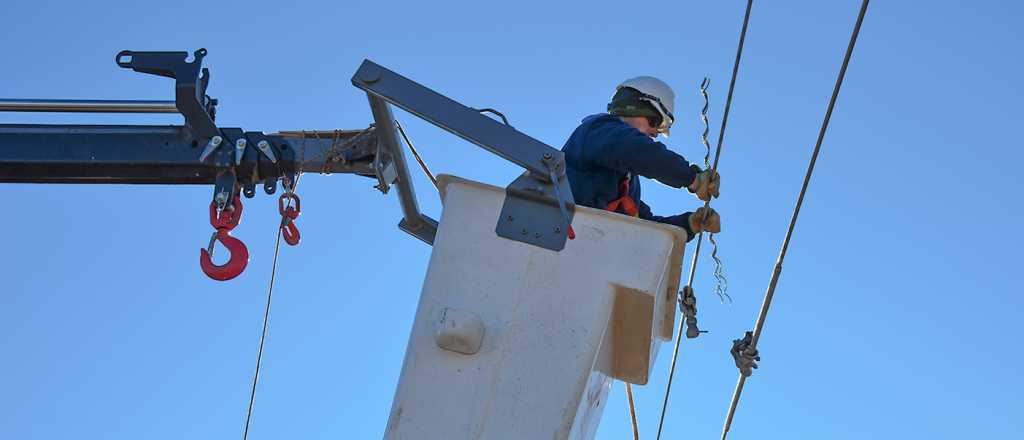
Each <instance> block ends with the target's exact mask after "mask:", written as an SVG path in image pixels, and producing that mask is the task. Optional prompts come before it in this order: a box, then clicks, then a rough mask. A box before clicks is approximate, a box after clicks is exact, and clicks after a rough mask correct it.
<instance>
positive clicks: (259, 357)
mask: <svg viewBox="0 0 1024 440" xmlns="http://www.w3.org/2000/svg"><path fill="white" fill-rule="evenodd" d="M314 134H316V133H315V132H314ZM319 138H320V136H319V135H317V140H319ZM302 143H303V145H302V147H303V148H302V152H303V157H302V160H301V161H304V160H305V152H306V148H305V143H306V133H305V131H303V133H302ZM300 176H301V174H296V175H295V182H293V183H292V184H291V185H287V184H286V185H285V191H287V192H295V189H296V188H298V186H299V177H300ZM291 204H292V200H291V199H289V200H288V205H289V206H291ZM285 218H287V217H282V222H283V221H284V219H285ZM281 230H282V228H277V240H276V241H275V242H274V260H273V262H272V263H271V265H270V283H269V285H268V286H267V304H266V306H265V307H264V308H263V331H262V332H261V333H260V347H259V349H258V350H257V351H256V372H255V373H254V374H253V376H252V390H251V391H250V393H249V409H248V410H247V411H246V412H245V430H244V431H243V432H242V440H248V438H249V427H250V426H251V424H252V409H253V405H254V404H255V403H256V385H257V384H258V383H259V381H260V366H261V365H262V364H263V346H264V345H265V342H266V340H267V330H268V329H269V324H270V304H271V300H272V299H273V298H274V281H275V280H276V279H277V257H278V255H280V253H281Z"/></svg>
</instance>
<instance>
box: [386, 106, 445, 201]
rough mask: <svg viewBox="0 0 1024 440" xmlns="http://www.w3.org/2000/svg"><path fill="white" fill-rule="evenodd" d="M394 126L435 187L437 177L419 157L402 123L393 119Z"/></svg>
mask: <svg viewBox="0 0 1024 440" xmlns="http://www.w3.org/2000/svg"><path fill="white" fill-rule="evenodd" d="M395 126H396V127H398V133H399V134H401V135H402V139H405V144H406V145H408V146H409V150H410V151H412V157H415V158H416V163H418V164H420V168H421V169H422V170H423V174H426V175H427V178H429V179H430V181H431V182H433V184H434V187H435V188H436V187H437V178H436V177H434V173H431V172H430V168H427V163H426V162H424V161H423V158H422V157H420V153H419V152H418V151H416V147H415V146H413V144H412V141H411V140H409V136H406V134H405V129H404V128H402V124H399V123H398V120H395Z"/></svg>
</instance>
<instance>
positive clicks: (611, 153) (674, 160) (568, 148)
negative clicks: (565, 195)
mask: <svg viewBox="0 0 1024 440" xmlns="http://www.w3.org/2000/svg"><path fill="white" fill-rule="evenodd" d="M562 151H563V152H564V153H565V164H566V176H567V177H568V178H569V185H570V187H572V195H573V198H574V199H575V201H576V203H577V204H579V205H583V206H589V207H592V208H598V209H605V207H606V206H608V203H609V202H611V201H613V200H615V199H617V198H619V183H621V182H622V180H623V179H624V178H625V177H626V176H627V175H628V176H630V182H629V196H630V197H631V198H632V199H633V200H634V201H635V202H636V204H637V209H638V211H639V215H640V218H642V219H645V220H652V221H656V222H659V223H667V224H670V225H675V226H679V227H681V228H684V229H686V233H687V236H688V239H689V238H693V236H694V235H695V234H694V233H693V231H691V230H690V224H689V221H688V220H689V217H690V214H691V213H689V212H687V213H684V214H680V215H672V216H668V217H662V216H657V215H654V214H653V213H651V208H650V206H647V204H646V203H644V202H643V201H642V200H640V179H639V177H638V176H644V177H647V178H651V179H655V180H657V181H659V182H662V183H664V184H666V185H669V186H672V187H675V188H682V187H685V186H689V185H690V184H691V183H693V179H695V178H696V176H697V171H696V170H695V169H694V168H696V167H692V166H691V165H690V162H688V161H687V160H686V159H684V158H683V156H680V155H678V154H676V153H674V152H672V151H670V150H669V149H668V148H667V147H665V144H662V143H661V142H658V141H655V140H654V139H652V138H651V137H650V136H647V135H646V134H644V133H641V132H640V130H637V129H635V128H633V127H631V126H630V125H629V124H626V123H625V122H623V121H622V120H621V119H619V117H618V116H612V115H609V114H607V113H600V114H596V115H591V116H587V117H586V118H584V119H583V121H582V123H581V124H580V126H579V127H576V130H575V131H573V133H572V136H569V140H567V141H566V142H565V146H564V147H562Z"/></svg>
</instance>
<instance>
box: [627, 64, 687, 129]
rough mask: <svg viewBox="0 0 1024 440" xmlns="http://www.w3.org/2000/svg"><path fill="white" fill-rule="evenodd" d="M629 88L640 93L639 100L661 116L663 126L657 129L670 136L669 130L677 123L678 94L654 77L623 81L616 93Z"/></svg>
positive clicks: (639, 77)
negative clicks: (648, 104) (675, 114)
mask: <svg viewBox="0 0 1024 440" xmlns="http://www.w3.org/2000/svg"><path fill="white" fill-rule="evenodd" d="M623 87H628V88H631V89H634V90H636V91H638V92H640V95H639V96H638V98H639V99H640V100H641V101H645V102H648V103H650V104H651V106H652V107H654V109H655V110H656V111H657V112H658V113H659V114H660V115H661V125H659V126H658V127H656V128H657V129H658V131H659V132H661V133H664V134H665V136H668V132H669V128H671V127H672V123H673V122H675V116H674V112H675V105H676V94H675V92H673V91H672V88H671V87H669V86H668V84H665V82H664V81H662V80H660V79H658V78H655V77H653V76H638V77H636V78H630V79H627V80H625V81H623V82H622V83H621V84H619V86H618V87H616V88H615V90H616V91H618V90H619V89H622V88H623Z"/></svg>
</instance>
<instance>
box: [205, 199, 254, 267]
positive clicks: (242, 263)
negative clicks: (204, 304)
mask: <svg viewBox="0 0 1024 440" xmlns="http://www.w3.org/2000/svg"><path fill="white" fill-rule="evenodd" d="M241 219H242V199H241V197H240V196H237V195H236V196H235V199H234V201H233V202H232V203H231V205H229V206H228V207H227V208H226V209H224V210H222V211H221V212H220V213H218V212H217V202H215V201H214V202H210V225H211V226H213V227H214V228H215V229H216V230H217V231H216V232H214V233H213V236H211V237H210V243H209V244H208V245H207V247H206V248H205V249H200V250H199V266H200V267H201V268H202V269H203V273H205V274H206V276H208V277H210V278H213V279H215V280H217V281H227V280H230V279H232V278H234V277H237V276H238V275H239V274H241V273H242V271H244V270H245V267H246V266H247V265H248V264H249V249H248V248H246V246H245V243H242V240H239V239H237V238H235V237H232V236H231V234H230V233H231V230H232V229H234V228H235V226H238V222H239V221H241ZM217 241H220V243H221V244H222V245H224V247H225V248H227V250H228V252H229V253H230V255H231V257H230V258H228V262H227V263H225V264H223V265H217V264H214V263H213V246H214V244H216V242H217Z"/></svg>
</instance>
